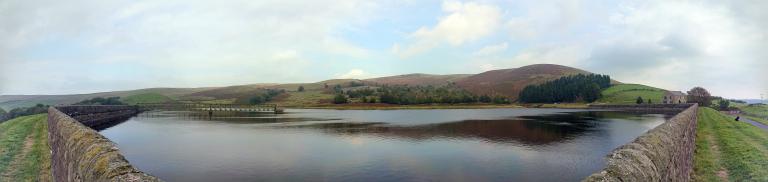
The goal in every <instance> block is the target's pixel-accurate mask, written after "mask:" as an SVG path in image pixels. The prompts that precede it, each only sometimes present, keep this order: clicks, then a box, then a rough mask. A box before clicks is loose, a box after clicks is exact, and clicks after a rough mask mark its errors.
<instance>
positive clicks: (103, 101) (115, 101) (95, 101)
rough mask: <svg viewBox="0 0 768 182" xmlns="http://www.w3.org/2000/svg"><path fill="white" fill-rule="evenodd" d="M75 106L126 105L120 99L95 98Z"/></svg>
mask: <svg viewBox="0 0 768 182" xmlns="http://www.w3.org/2000/svg"><path fill="white" fill-rule="evenodd" d="M75 105H126V104H125V103H123V102H121V101H120V97H108V98H103V97H95V98H92V99H87V100H83V101H80V102H78V103H75Z"/></svg>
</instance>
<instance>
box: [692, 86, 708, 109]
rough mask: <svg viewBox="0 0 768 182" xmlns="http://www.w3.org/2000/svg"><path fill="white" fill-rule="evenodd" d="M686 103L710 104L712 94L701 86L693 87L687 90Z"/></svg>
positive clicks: (705, 105) (706, 105) (703, 105)
mask: <svg viewBox="0 0 768 182" xmlns="http://www.w3.org/2000/svg"><path fill="white" fill-rule="evenodd" d="M688 103H698V104H699V106H702V107H708V106H710V105H712V94H709V91H707V89H704V88H702V87H693V88H692V89H691V90H689V91H688Z"/></svg>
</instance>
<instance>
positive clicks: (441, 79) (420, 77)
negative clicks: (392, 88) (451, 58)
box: [364, 73, 472, 86]
mask: <svg viewBox="0 0 768 182" xmlns="http://www.w3.org/2000/svg"><path fill="white" fill-rule="evenodd" d="M469 76H472V75H470V74H453V75H430V74H421V73H415V74H407V75H397V76H388V77H380V78H371V79H366V80H364V81H365V82H370V83H376V84H381V85H385V84H389V85H411V86H415V85H432V86H440V85H448V84H450V83H453V82H456V81H458V80H461V79H464V78H466V77H469Z"/></svg>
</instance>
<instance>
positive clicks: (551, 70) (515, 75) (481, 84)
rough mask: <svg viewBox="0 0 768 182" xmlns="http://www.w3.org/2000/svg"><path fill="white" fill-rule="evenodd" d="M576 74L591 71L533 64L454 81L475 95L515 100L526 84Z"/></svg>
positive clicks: (539, 82)
mask: <svg viewBox="0 0 768 182" xmlns="http://www.w3.org/2000/svg"><path fill="white" fill-rule="evenodd" d="M576 74H591V73H590V72H587V71H584V70H580V69H576V68H572V67H567V66H561V65H554V64H535V65H529V66H523V67H520V68H512V69H501V70H492V71H487V72H483V73H480V74H476V75H472V76H469V77H466V78H463V79H460V80H458V81H456V85H457V86H459V87H461V88H464V89H466V90H468V91H470V92H472V93H474V94H477V95H503V96H506V97H509V98H510V99H512V100H515V99H517V97H518V94H519V93H520V91H522V90H523V88H525V87H526V86H528V85H531V84H541V83H544V82H547V81H551V80H555V79H558V78H560V77H563V76H568V75H576Z"/></svg>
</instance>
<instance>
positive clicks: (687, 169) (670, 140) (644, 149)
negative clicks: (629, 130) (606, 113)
mask: <svg viewBox="0 0 768 182" xmlns="http://www.w3.org/2000/svg"><path fill="white" fill-rule="evenodd" d="M686 105H687V108H686V109H684V110H683V111H682V112H680V113H678V114H677V115H676V116H674V117H672V118H671V119H670V120H669V121H667V122H665V123H663V124H661V125H659V126H657V127H656V128H654V129H652V130H650V131H648V132H646V133H645V134H643V135H641V136H640V137H638V138H637V139H635V140H634V141H632V142H630V143H628V144H625V145H623V146H621V147H619V148H617V149H615V150H614V151H613V152H611V153H610V154H609V155H608V156H607V158H608V159H607V160H608V162H607V165H606V167H605V169H603V170H602V171H600V172H597V173H595V174H592V175H591V176H589V177H587V178H586V179H584V181H690V179H691V173H692V171H693V151H694V149H695V148H696V143H695V139H696V127H697V113H698V105H696V104H686ZM647 106H648V107H641V106H637V107H633V106H626V105H625V106H621V107H617V108H621V109H627V108H634V109H658V108H663V107H665V106H667V107H668V109H672V108H681V107H683V105H682V104H658V105H653V104H651V105H647ZM604 108H606V109H612V108H610V107H604Z"/></svg>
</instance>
